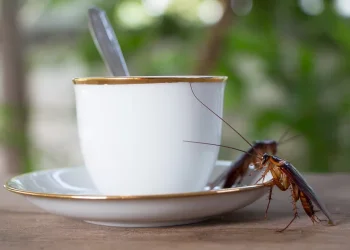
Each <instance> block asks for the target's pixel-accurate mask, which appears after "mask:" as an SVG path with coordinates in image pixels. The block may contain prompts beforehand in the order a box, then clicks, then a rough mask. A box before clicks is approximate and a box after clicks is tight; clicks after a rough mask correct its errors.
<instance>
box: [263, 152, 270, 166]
mask: <svg viewBox="0 0 350 250" xmlns="http://www.w3.org/2000/svg"><path fill="white" fill-rule="evenodd" d="M270 157H271V156H270V155H269V154H267V153H265V154H263V156H262V161H261V164H262V165H265V164H266V162H267V161H268V160H269V158H270Z"/></svg>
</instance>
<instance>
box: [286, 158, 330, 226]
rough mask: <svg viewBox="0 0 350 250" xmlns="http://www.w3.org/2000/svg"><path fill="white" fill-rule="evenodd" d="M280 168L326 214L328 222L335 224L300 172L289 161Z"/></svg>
mask: <svg viewBox="0 0 350 250" xmlns="http://www.w3.org/2000/svg"><path fill="white" fill-rule="evenodd" d="M281 170H282V171H283V172H284V173H285V174H286V175H287V176H288V177H289V178H291V180H293V182H294V183H295V184H296V185H297V186H298V188H299V189H300V191H302V192H303V193H304V194H305V195H306V196H307V197H308V198H309V199H310V200H311V201H312V202H314V203H315V204H316V206H317V207H318V208H319V209H321V211H322V212H323V213H324V214H325V215H326V216H327V218H328V219H329V223H330V224H332V225H335V223H334V221H333V219H332V217H331V215H330V213H329V212H328V210H327V209H326V206H325V205H324V204H323V203H322V202H321V201H320V199H319V198H317V196H316V194H315V192H314V190H313V189H312V188H311V187H310V185H309V184H307V182H306V180H305V179H304V177H303V176H302V175H301V174H300V172H299V171H298V170H297V169H296V168H295V167H294V166H293V165H292V164H290V163H289V162H286V163H285V164H284V166H282V167H281Z"/></svg>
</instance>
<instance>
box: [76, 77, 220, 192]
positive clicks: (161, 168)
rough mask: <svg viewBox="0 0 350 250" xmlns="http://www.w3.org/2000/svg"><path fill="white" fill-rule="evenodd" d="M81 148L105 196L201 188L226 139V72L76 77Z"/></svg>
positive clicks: (186, 190)
mask: <svg viewBox="0 0 350 250" xmlns="http://www.w3.org/2000/svg"><path fill="white" fill-rule="evenodd" d="M73 83H74V91H75V97H76V112H77V126H78V134H79V139H80V148H81V151H82V156H83V159H84V162H85V166H86V168H87V171H88V173H89V174H90V176H91V179H92V181H93V182H94V184H95V186H96V188H97V189H98V190H99V191H100V192H101V193H102V194H106V195H153V194H169V193H182V192H196V191H202V190H203V189H204V187H205V185H206V184H207V182H208V179H209V176H210V174H211V172H212V170H213V168H214V165H215V162H216V160H217V157H218V152H219V147H216V146H209V145H203V144H194V143H188V142H184V140H191V141H200V142H210V143H216V144H219V143H220V141H221V130H222V121H221V120H220V119H219V118H218V117H216V116H215V115H214V114H213V113H211V112H210V111H209V110H208V109H207V108H206V107H204V106H203V105H202V104H201V103H200V102H198V100H197V99H196V98H195V97H194V95H193V93H192V91H191V87H190V84H189V83H191V84H192V87H193V90H194V92H195V94H196V95H197V97H198V98H200V100H201V101H202V102H204V103H205V104H206V105H207V106H208V107H210V108H211V109H212V110H213V111H214V112H215V113H217V114H218V115H220V116H222V113H223V100H224V89H225V85H226V77H211V76H184V77H181V76H161V77H153V76H146V77H143V76H141V77H114V78H103V77H99V78H75V79H73Z"/></svg>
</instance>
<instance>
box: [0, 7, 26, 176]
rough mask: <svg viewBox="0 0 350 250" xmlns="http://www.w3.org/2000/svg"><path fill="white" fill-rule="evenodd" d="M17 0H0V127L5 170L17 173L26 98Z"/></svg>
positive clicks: (23, 151) (22, 156) (21, 163)
mask: <svg viewBox="0 0 350 250" xmlns="http://www.w3.org/2000/svg"><path fill="white" fill-rule="evenodd" d="M18 4H19V1H18V0H2V22H1V25H2V35H1V36H2V53H1V54H2V64H3V90H4V95H3V96H4V100H3V104H1V107H0V108H1V114H0V115H1V119H2V120H3V121H4V124H3V125H4V126H3V129H2V131H0V136H1V141H0V142H1V144H2V146H3V149H4V152H3V153H4V157H5V159H4V160H5V165H4V166H2V167H1V168H5V169H2V170H4V171H6V172H10V173H18V172H22V171H24V170H25V168H26V162H27V161H28V159H29V157H28V146H27V145H28V140H27V110H26V108H27V101H26V91H25V72H24V71H25V69H24V60H23V50H24V46H23V45H24V44H22V39H21V31H20V27H19V26H20V25H19V22H18V10H19V8H18Z"/></svg>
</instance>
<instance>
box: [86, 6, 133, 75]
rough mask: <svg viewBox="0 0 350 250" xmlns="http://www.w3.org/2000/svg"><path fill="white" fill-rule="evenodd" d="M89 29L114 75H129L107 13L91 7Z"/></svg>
mask: <svg viewBox="0 0 350 250" xmlns="http://www.w3.org/2000/svg"><path fill="white" fill-rule="evenodd" d="M88 13H89V29H90V33H91V36H92V38H93V40H94V43H95V45H96V47H97V49H98V51H99V53H100V55H101V57H102V59H103V61H104V63H105V65H106V66H107V68H108V69H109V71H110V73H111V74H112V75H113V76H129V71H128V67H127V66H126V63H125V59H124V56H123V53H122V51H121V49H120V45H119V42H118V39H117V36H116V35H115V33H114V30H113V28H112V25H111V24H110V22H109V20H108V18H107V15H106V13H105V12H104V11H103V10H100V9H99V8H97V7H92V8H89V12H88Z"/></svg>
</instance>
